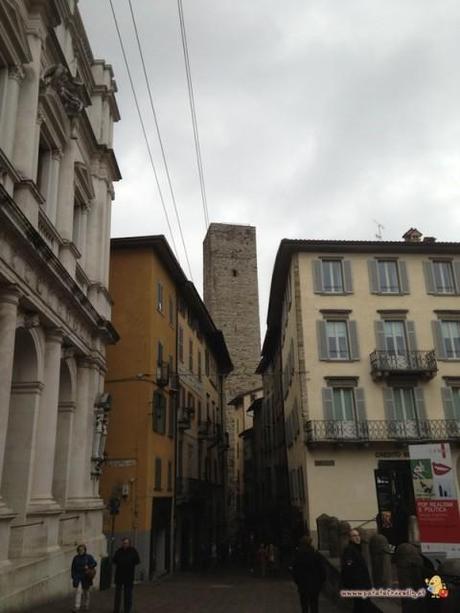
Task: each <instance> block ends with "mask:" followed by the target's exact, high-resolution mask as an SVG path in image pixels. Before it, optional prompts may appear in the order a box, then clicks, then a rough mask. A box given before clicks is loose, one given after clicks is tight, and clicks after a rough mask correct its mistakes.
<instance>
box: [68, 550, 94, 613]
mask: <svg viewBox="0 0 460 613" xmlns="http://www.w3.org/2000/svg"><path fill="white" fill-rule="evenodd" d="M96 566H97V562H96V560H95V559H94V558H93V556H92V555H90V554H89V553H87V551H86V545H78V547H77V555H76V556H74V559H73V560H72V567H71V570H70V573H71V575H72V584H73V586H74V588H75V604H74V608H73V612H74V613H75V612H76V611H80V607H81V609H82V610H83V611H88V609H89V590H90V587H91V586H92V585H93V579H94V577H95V575H96Z"/></svg>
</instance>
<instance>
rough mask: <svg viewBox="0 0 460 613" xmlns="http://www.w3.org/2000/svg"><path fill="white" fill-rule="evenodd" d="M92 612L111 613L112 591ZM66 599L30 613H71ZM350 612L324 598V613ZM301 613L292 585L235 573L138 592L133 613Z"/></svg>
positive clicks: (142, 587) (100, 596) (95, 597)
mask: <svg viewBox="0 0 460 613" xmlns="http://www.w3.org/2000/svg"><path fill="white" fill-rule="evenodd" d="M91 597H92V601H91V609H90V610H91V611H93V612H94V613H111V612H112V610H113V609H112V606H113V590H109V591H105V592H99V591H94V592H92V594H91ZM71 610H72V600H71V598H70V597H69V598H67V599H64V600H60V601H57V602H52V603H49V604H48V605H42V606H40V607H36V608H34V609H31V610H30V613H45V612H49V611H53V613H64V612H65V613H68V612H69V611H71ZM346 610H347V609H346V608H345V607H341V606H339V605H338V604H336V603H333V602H331V601H330V600H329V599H327V598H326V597H324V596H322V597H321V601H320V613H343V612H344V611H346ZM151 612H154V613H156V612H158V613H159V612H161V613H269V612H270V613H300V607H299V604H298V599H297V591H296V588H295V585H294V584H293V583H292V582H291V581H289V580H288V579H260V578H256V577H253V576H248V575H245V574H243V573H235V572H228V573H224V572H216V573H209V574H205V575H198V574H191V573H190V574H189V573H183V574H178V575H175V576H174V577H173V578H170V579H169V578H168V579H165V580H164V581H161V582H159V583H156V584H150V583H144V584H139V585H136V586H135V590H134V607H133V612H132V613H151Z"/></svg>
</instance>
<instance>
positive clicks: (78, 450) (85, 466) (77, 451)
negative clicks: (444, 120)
mask: <svg viewBox="0 0 460 613" xmlns="http://www.w3.org/2000/svg"><path fill="white" fill-rule="evenodd" d="M96 376H97V366H96V364H95V363H94V362H93V361H92V360H90V359H82V360H80V361H79V362H78V367H77V405H76V410H75V415H74V422H73V430H72V441H71V458H72V460H71V461H72V470H71V474H70V482H69V487H68V499H67V507H68V508H76V509H78V508H87V507H88V499H89V498H91V497H92V492H91V489H90V482H91V446H92V433H93V420H94V400H95V394H94V389H95V379H96Z"/></svg>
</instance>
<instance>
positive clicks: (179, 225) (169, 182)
mask: <svg viewBox="0 0 460 613" xmlns="http://www.w3.org/2000/svg"><path fill="white" fill-rule="evenodd" d="M128 5H129V10H130V13H131V19H132V22H133V27H134V32H135V35H136V41H137V47H138V50H139V55H140V58H141V64H142V70H143V73H144V78H145V82H146V85H147V91H148V96H149V101H150V108H151V110H152V115H153V121H154V123H155V129H156V133H157V137H158V142H159V144H160V150H161V156H162V159H163V164H164V168H165V172H166V178H167V181H168V186H169V192H170V194H171V201H172V203H173V207H174V212H175V214H176V221H177V225H178V227H179V233H180V238H181V241H182V247H183V249H184V253H185V259H186V261H187V266H188V270H189V273H190V279H191V280H192V281H193V275H192V268H191V266H190V261H189V257H188V252H187V246H186V244H185V239H184V234H183V232H182V224H181V221H180V216H179V211H178V208H177V202H176V197H175V195H174V190H173V186H172V181H171V174H170V172H169V166H168V162H167V160H166V153H165V148H164V145H163V139H162V137H161V132H160V126H159V124H158V117H157V112H156V109H155V105H154V103H153V95H152V88H151V86H150V79H149V76H148V73H147V68H146V64H145V60H144V53H143V51H142V44H141V40H140V36H139V29H138V27H137V21H136V17H135V14H134V10H133V6H132V2H131V0H128Z"/></svg>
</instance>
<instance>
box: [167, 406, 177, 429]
mask: <svg viewBox="0 0 460 613" xmlns="http://www.w3.org/2000/svg"><path fill="white" fill-rule="evenodd" d="M175 407H176V400H175V397H174V396H170V397H169V414H168V417H169V419H168V436H174V418H175V415H174V413H175Z"/></svg>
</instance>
